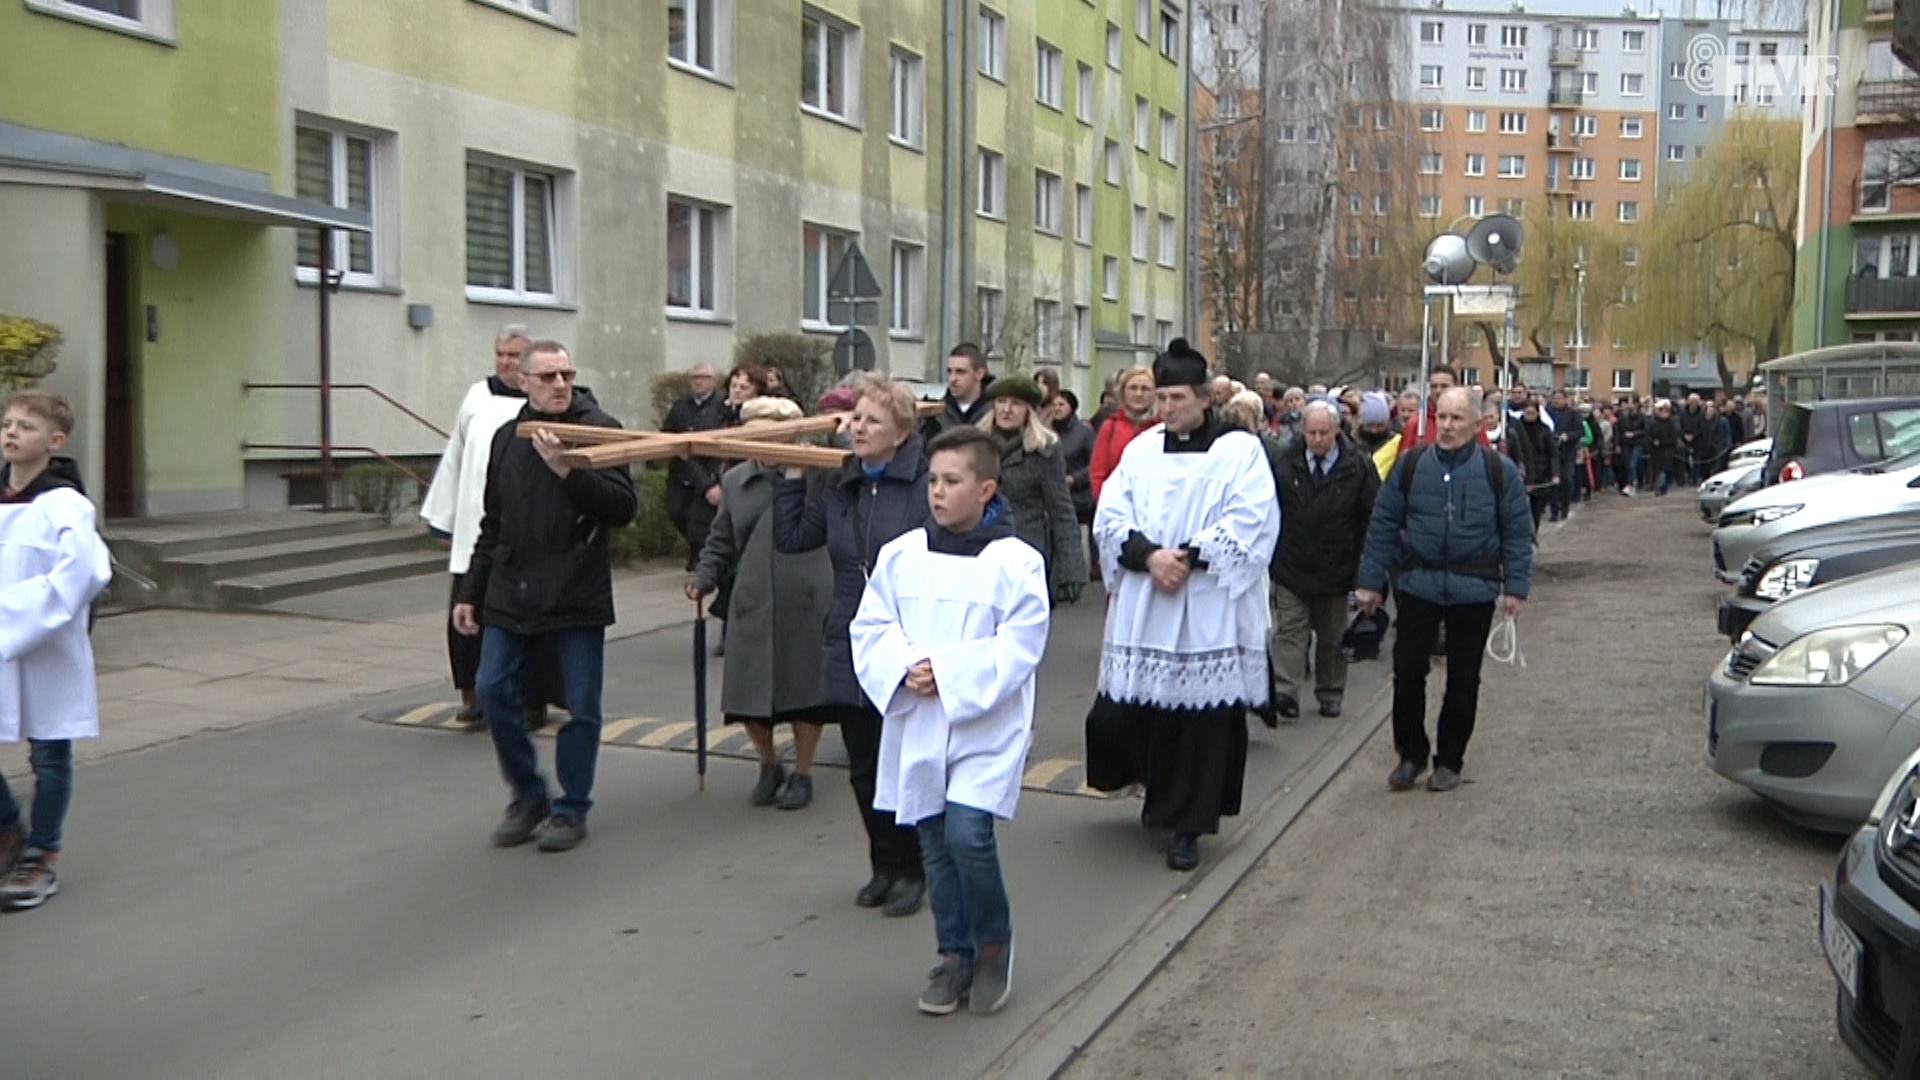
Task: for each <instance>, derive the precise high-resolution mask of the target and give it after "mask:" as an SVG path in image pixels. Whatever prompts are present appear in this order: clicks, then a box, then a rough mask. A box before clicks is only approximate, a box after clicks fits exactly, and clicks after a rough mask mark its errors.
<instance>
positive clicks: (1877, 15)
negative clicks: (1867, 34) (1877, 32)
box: [1867, 0, 1894, 25]
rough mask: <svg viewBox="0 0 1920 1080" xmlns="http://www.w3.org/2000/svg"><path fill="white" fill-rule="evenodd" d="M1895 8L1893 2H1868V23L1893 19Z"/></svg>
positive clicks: (1876, 0)
mask: <svg viewBox="0 0 1920 1080" xmlns="http://www.w3.org/2000/svg"><path fill="white" fill-rule="evenodd" d="M1893 6H1894V5H1893V0H1867V23H1868V24H1869V25H1871V24H1873V23H1876V22H1881V21H1884V20H1890V19H1892V18H1893Z"/></svg>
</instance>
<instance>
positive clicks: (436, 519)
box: [420, 379, 527, 574]
mask: <svg viewBox="0 0 1920 1080" xmlns="http://www.w3.org/2000/svg"><path fill="white" fill-rule="evenodd" d="M526 403H527V399H526V398H523V397H508V396H506V395H502V394H495V393H494V392H493V390H492V389H491V387H490V385H489V382H488V380H486V379H481V380H480V381H479V382H477V383H474V384H473V386H472V387H471V388H470V389H468V391H467V396H466V397H465V398H464V399H463V400H462V401H461V402H460V412H459V414H458V415H456V416H455V417H454V419H453V433H452V434H451V435H448V436H447V448H446V449H445V450H444V451H442V452H441V454H440V465H439V467H438V468H436V469H434V471H433V483H432V485H431V486H429V487H428V488H427V497H426V498H425V499H422V500H421V501H420V517H421V518H422V519H424V520H425V521H426V523H427V525H428V526H430V527H431V528H433V529H434V530H436V531H438V532H443V533H446V534H448V535H449V536H451V537H453V547H452V550H451V551H450V552H449V554H448V556H447V571H448V572H449V573H453V574H464V573H466V572H467V564H468V563H469V562H470V561H471V560H472V558H473V544H474V541H476V540H478V539H480V519H481V518H482V517H484V516H485V514H486V496H487V462H488V460H489V459H491V458H492V457H493V436H494V434H495V433H496V432H498V431H499V430H500V425H502V424H504V423H506V422H507V421H509V420H512V419H513V418H514V417H516V416H519V415H520V410H521V408H522V407H524V406H525V405H526Z"/></svg>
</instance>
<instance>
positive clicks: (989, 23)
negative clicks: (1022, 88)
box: [974, 4, 1007, 83]
mask: <svg viewBox="0 0 1920 1080" xmlns="http://www.w3.org/2000/svg"><path fill="white" fill-rule="evenodd" d="M974 43H975V47H976V51H978V52H979V54H980V74H982V75H984V76H986V77H987V78H989V79H992V80H993V81H994V82H997V83H1005V82H1006V81H1007V17H1006V16H1005V15H1002V14H1000V13H999V12H997V11H995V10H993V9H992V8H990V7H987V6H986V5H984V4H983V5H981V7H980V28H979V32H978V36H977V37H976V38H975V39H974Z"/></svg>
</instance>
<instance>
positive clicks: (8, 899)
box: [0, 848, 60, 911]
mask: <svg viewBox="0 0 1920 1080" xmlns="http://www.w3.org/2000/svg"><path fill="white" fill-rule="evenodd" d="M59 857H60V856H59V853H57V852H52V851H41V850H40V849H39V848H34V849H32V850H30V851H28V852H27V854H26V856H25V857H24V858H22V859H21V860H20V861H19V862H18V863H16V864H15V865H14V868H13V871H12V872H11V873H9V874H8V875H7V877H6V882H5V884H0V909H4V910H7V911H29V910H31V909H33V908H37V907H39V906H40V905H41V904H44V903H46V902H47V900H48V899H49V898H50V897H52V896H53V894H54V893H57V892H59V891H60V881H59V879H58V878H57V877H55V876H54V873H53V864H54V861H55V860H56V859H58V858H59Z"/></svg>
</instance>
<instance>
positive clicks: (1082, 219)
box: [1073, 184, 1093, 244]
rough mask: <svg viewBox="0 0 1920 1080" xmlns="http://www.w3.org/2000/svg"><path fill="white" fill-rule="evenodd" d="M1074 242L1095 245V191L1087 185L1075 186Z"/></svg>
mask: <svg viewBox="0 0 1920 1080" xmlns="http://www.w3.org/2000/svg"><path fill="white" fill-rule="evenodd" d="M1073 240H1074V243H1077V244H1092V243H1093V189H1092V188H1090V187H1088V186H1087V185H1085V184H1075V185H1073Z"/></svg>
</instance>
